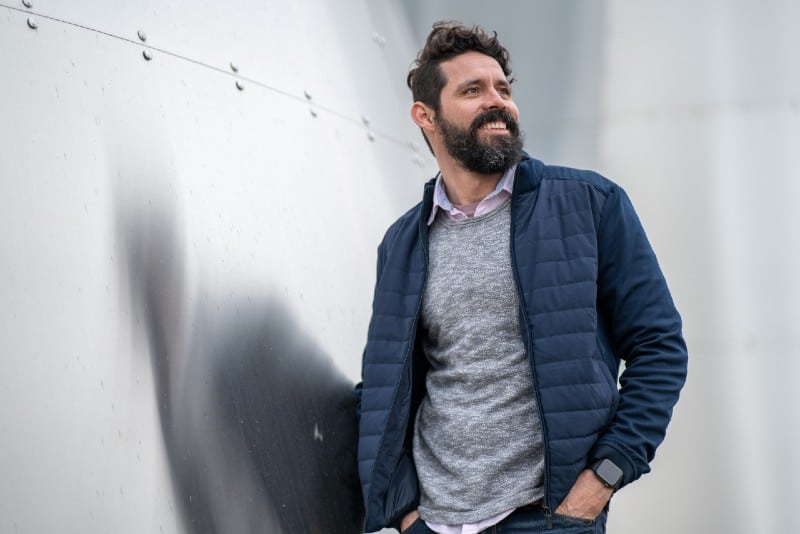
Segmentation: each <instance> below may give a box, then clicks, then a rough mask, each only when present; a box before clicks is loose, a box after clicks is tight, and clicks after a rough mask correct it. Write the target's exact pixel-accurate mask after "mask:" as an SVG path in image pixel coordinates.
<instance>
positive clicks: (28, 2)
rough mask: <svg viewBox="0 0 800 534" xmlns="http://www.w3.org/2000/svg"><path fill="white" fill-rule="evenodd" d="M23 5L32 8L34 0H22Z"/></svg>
mask: <svg viewBox="0 0 800 534" xmlns="http://www.w3.org/2000/svg"><path fill="white" fill-rule="evenodd" d="M22 5H23V6H25V7H27V8H28V9H30V8H32V7H33V2H31V0H22Z"/></svg>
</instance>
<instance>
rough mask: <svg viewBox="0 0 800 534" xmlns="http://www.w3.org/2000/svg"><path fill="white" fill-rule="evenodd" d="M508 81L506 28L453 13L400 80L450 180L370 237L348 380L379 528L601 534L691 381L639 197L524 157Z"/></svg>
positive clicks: (370, 521)
mask: <svg viewBox="0 0 800 534" xmlns="http://www.w3.org/2000/svg"><path fill="white" fill-rule="evenodd" d="M511 81H512V79H511V66H510V63H509V54H508V51H507V50H506V49H505V48H503V47H502V45H501V44H500V43H499V42H498V40H497V35H496V33H495V34H493V35H489V34H487V33H486V32H485V31H484V30H483V29H482V28H480V27H466V26H463V25H460V24H457V23H450V22H448V23H437V24H436V25H434V27H433V30H432V32H431V33H430V35H429V36H428V39H427V42H426V44H425V47H424V48H423V49H422V50H421V51H420V53H419V55H418V57H417V60H416V62H415V65H414V68H412V70H411V72H410V73H409V75H408V84H409V87H410V88H411V91H412V94H413V98H414V104H413V105H412V107H411V118H412V119H413V121H414V122H415V123H416V124H417V125H418V126H419V127H420V129H421V130H422V133H423V135H424V137H425V140H426V142H427V143H428V146H429V148H430V149H431V151H432V152H433V154H434V156H435V157H436V161H437V163H438V165H439V169H440V172H439V173H438V174H437V176H436V177H435V178H434V179H432V180H431V181H430V182H428V183H427V184H426V185H425V191H424V196H423V200H422V202H421V203H420V204H418V205H416V206H414V207H413V208H412V209H411V210H410V211H408V212H407V213H406V214H405V215H403V216H402V217H400V219H398V220H397V221H396V222H395V223H394V224H393V225H392V226H391V227H390V228H389V230H388V231H387V232H386V235H385V237H384V239H383V241H382V243H381V244H380V246H379V248H378V273H377V281H376V287H375V295H374V302H373V316H372V320H371V322H370V326H369V333H368V340H367V345H366V348H365V350H364V356H363V368H362V382H361V383H360V384H358V385H357V386H356V393H357V396H358V398H359V418H360V423H359V424H360V426H359V475H360V477H361V482H362V491H363V497H364V505H365V509H366V525H365V528H366V530H367V531H375V530H379V529H380V528H383V527H387V526H391V527H395V528H398V529H400V530H401V531H402V532H408V533H420V532H437V533H440V534H455V533H459V534H468V533H477V532H518V533H527V532H543V531H548V532H550V531H552V532H560V533H583V532H587V533H588V532H605V520H606V513H607V511H608V504H609V500H610V499H611V497H612V495H613V493H614V492H615V491H617V490H619V489H620V488H621V487H623V486H625V485H627V484H630V483H631V482H633V481H634V480H636V479H637V478H639V477H640V476H641V475H642V474H644V473H646V472H648V471H649V463H650V461H651V460H652V459H653V455H654V453H655V450H656V447H657V446H658V445H659V444H660V443H661V441H662V440H663V438H664V435H665V432H666V428H667V424H668V422H669V420H670V417H671V414H672V408H673V406H674V405H675V403H676V402H677V400H678V395H679V392H680V390H681V388H682V386H683V383H684V381H685V378H686V364H687V352H686V345H685V343H684V340H683V337H682V334H681V319H680V316H679V315H678V312H677V311H676V309H675V306H674V304H673V302H672V299H671V297H670V294H669V291H668V289H667V285H666V282H665V281H664V277H663V275H662V273H661V270H660V269H659V266H658V263H657V261H656V258H655V255H654V254H653V251H652V249H651V247H650V244H649V243H648V241H647V238H646V236H645V233H644V231H643V229H642V227H641V224H640V223H639V220H638V218H637V216H636V213H635V212H634V210H633V207H632V205H631V203H630V201H629V200H628V197H627V196H626V195H625V193H624V192H623V191H622V190H621V189H620V187H619V186H617V185H616V184H614V183H612V182H610V181H609V180H607V179H605V178H603V177H601V176H599V175H597V174H596V173H593V172H588V171H579V170H575V169H569V168H564V167H553V166H548V165H545V164H543V163H542V162H540V161H537V160H535V159H532V158H531V157H530V156H528V155H527V154H526V153H524V152H523V151H522V144H523V143H522V135H521V133H520V129H519V110H518V109H517V106H516V105H515V104H514V100H513V98H512V91H511ZM622 362H624V364H625V365H624V372H622V374H621V375H620V374H619V371H620V366H621V363H622ZM618 377H619V380H618Z"/></svg>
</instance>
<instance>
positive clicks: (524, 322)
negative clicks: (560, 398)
mask: <svg viewBox="0 0 800 534" xmlns="http://www.w3.org/2000/svg"><path fill="white" fill-rule="evenodd" d="M517 174H519V167H518V168H517ZM514 183H515V184H516V183H517V177H515V179H514ZM536 194H537V195H538V192H537V193H536ZM516 198H519V197H518V196H517V195H513V193H512V199H511V224H510V226H511V237H510V240H509V241H510V242H509V245H510V249H511V270H512V272H513V273H514V282H515V284H516V286H517V295H518V297H519V306H520V307H519V322H520V325H521V326H522V331H523V332H524V335H525V348H526V352H527V353H528V363H529V364H530V367H531V377H532V379H533V393H534V395H535V397H536V409H537V410H538V411H539V422H540V423H541V425H542V441H543V445H544V476H543V485H544V505H543V506H542V509H543V511H544V516H545V519H546V524H547V528H548V529H552V528H553V518H552V512H551V511H550V491H549V480H550V449H549V446H548V439H547V425H546V423H545V419H544V410H543V409H542V398H541V395H540V394H539V387H538V384H537V382H538V380H537V379H538V377H537V374H536V366H535V365H534V363H533V341H532V337H531V331H530V327H529V325H528V319H527V314H526V313H525V310H526V305H525V297H524V295H523V294H522V283H521V282H520V278H519V271H518V270H517V254H516V249H515V247H514V224H515V210H514V201H515V200H516Z"/></svg>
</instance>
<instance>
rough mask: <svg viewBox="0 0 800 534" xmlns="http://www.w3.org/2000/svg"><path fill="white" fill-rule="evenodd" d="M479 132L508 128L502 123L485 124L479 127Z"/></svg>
mask: <svg viewBox="0 0 800 534" xmlns="http://www.w3.org/2000/svg"><path fill="white" fill-rule="evenodd" d="M480 129H481V130H507V129H508V127H507V126H506V123H505V122H503V121H494V122H487V123H486V124H484V125H483V126H481V127H480Z"/></svg>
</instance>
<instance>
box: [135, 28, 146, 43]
mask: <svg viewBox="0 0 800 534" xmlns="http://www.w3.org/2000/svg"><path fill="white" fill-rule="evenodd" d="M136 35H138V36H139V40H140V41H141V42H143V43H144V42H145V41H147V34H146V33H144V30H139V31H138V32H136Z"/></svg>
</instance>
